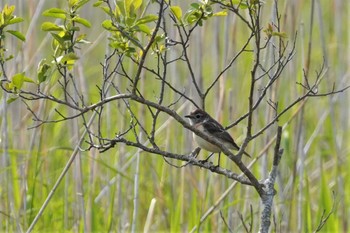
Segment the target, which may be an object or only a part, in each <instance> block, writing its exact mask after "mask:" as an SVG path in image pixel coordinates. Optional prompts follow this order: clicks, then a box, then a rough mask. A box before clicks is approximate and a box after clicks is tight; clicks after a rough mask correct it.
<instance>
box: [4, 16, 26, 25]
mask: <svg viewBox="0 0 350 233" xmlns="http://www.w3.org/2000/svg"><path fill="white" fill-rule="evenodd" d="M23 21H24V19H23V18H21V17H16V16H14V17H13V18H12V19H10V20H9V21H8V22H7V24H8V25H10V24H16V23H20V22H23Z"/></svg>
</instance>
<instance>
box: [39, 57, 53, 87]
mask: <svg viewBox="0 0 350 233" xmlns="http://www.w3.org/2000/svg"><path fill="white" fill-rule="evenodd" d="M50 68H51V67H50V65H49V64H47V63H46V59H43V60H41V61H40V63H39V65H38V81H39V83H42V82H45V81H46V79H47V77H48V71H49V70H50Z"/></svg>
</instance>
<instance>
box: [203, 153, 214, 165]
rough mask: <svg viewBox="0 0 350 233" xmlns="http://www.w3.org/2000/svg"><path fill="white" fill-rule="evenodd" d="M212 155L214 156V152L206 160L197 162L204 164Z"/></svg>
mask: <svg viewBox="0 0 350 233" xmlns="http://www.w3.org/2000/svg"><path fill="white" fill-rule="evenodd" d="M213 154H214V152H213V153H211V154H210V155H209V156H208V158H206V159H204V160H199V162H200V163H206V162H208V160H209V159H210V157H211V156H213Z"/></svg>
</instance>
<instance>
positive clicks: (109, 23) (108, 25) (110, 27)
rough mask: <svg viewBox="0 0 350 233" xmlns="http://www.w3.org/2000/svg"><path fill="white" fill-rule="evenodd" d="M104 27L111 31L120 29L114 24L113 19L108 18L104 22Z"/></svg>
mask: <svg viewBox="0 0 350 233" xmlns="http://www.w3.org/2000/svg"><path fill="white" fill-rule="evenodd" d="M102 27H104V28H105V29H107V30H109V31H117V30H118V29H117V28H116V27H115V26H114V25H113V24H112V20H110V19H106V20H104V21H103V22H102Z"/></svg>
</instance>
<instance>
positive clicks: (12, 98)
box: [6, 96, 18, 104]
mask: <svg viewBox="0 0 350 233" xmlns="http://www.w3.org/2000/svg"><path fill="white" fill-rule="evenodd" d="M17 99H18V96H11V97H10V98H8V99H7V100H6V103H7V104H10V103H12V102H14V101H16V100H17Z"/></svg>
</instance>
